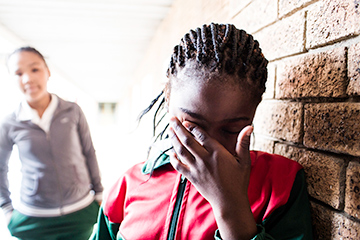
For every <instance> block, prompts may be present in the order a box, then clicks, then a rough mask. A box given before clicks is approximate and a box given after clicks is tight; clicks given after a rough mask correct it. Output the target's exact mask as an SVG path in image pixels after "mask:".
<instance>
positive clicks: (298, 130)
mask: <svg viewBox="0 0 360 240" xmlns="http://www.w3.org/2000/svg"><path fill="white" fill-rule="evenodd" d="M302 112H303V111H302V104H301V103H294V102H281V101H263V102H262V103H260V105H259V107H258V109H257V113H256V116H255V119H254V125H255V129H254V131H255V133H256V132H259V133H261V134H264V135H268V136H271V137H275V138H279V139H283V140H287V141H291V142H301V141H302V121H301V119H302Z"/></svg>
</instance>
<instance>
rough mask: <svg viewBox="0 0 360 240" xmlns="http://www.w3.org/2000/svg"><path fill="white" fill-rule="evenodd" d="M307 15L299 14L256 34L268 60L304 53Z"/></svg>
mask: <svg viewBox="0 0 360 240" xmlns="http://www.w3.org/2000/svg"><path fill="white" fill-rule="evenodd" d="M304 31H305V13H304V12H298V13H295V14H294V15H292V16H290V17H287V18H284V19H282V20H281V21H278V22H276V23H275V24H273V25H270V26H268V27H266V28H264V29H262V30H261V31H259V32H257V33H255V34H254V37H255V39H257V40H258V41H259V43H260V46H261V49H262V50H263V53H264V55H265V57H266V58H267V59H268V60H274V59H277V58H280V57H284V56H288V55H292V54H295V53H301V52H304V49H305V46H304Z"/></svg>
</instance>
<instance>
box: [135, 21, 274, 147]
mask: <svg viewBox="0 0 360 240" xmlns="http://www.w3.org/2000/svg"><path fill="white" fill-rule="evenodd" d="M190 61H191V62H195V63H196V65H197V66H198V67H200V68H202V69H206V70H207V71H209V72H210V73H217V74H218V75H220V76H221V75H224V74H226V75H229V76H235V78H236V79H237V80H238V84H239V86H243V87H244V88H246V89H247V90H250V91H251V92H252V93H253V94H254V100H255V101H258V102H260V100H261V96H262V94H263V93H264V91H265V83H266V80H267V63H268V61H267V60H266V58H265V57H264V55H263V54H262V52H261V49H260V47H259V43H258V41H256V40H254V39H253V37H252V35H250V34H247V33H246V32H245V31H244V30H239V29H237V28H236V27H235V26H234V25H232V24H215V23H211V24H210V25H203V26H202V27H201V28H197V29H195V30H190V31H189V32H188V33H186V34H185V35H184V37H183V38H182V39H181V41H180V44H179V45H176V46H175V47H174V51H173V54H172V56H171V60H170V64H169V67H168V70H167V77H168V78H169V81H168V83H167V85H166V87H165V88H166V90H165V91H166V92H169V90H170V85H171V81H172V80H174V79H176V78H177V74H178V73H179V72H180V71H181V70H182V69H183V68H184V67H185V66H186V64H187V63H189V62H190ZM161 97H162V98H161ZM159 99H161V101H160V104H159V106H158V108H157V110H156V112H155V115H154V120H153V134H154V137H155V136H156V128H157V126H158V125H159V124H160V122H161V120H162V119H163V117H164V114H162V115H160V112H161V110H163V109H164V106H165V96H164V91H162V92H161V94H160V95H159V96H157V97H156V98H155V99H154V100H153V101H152V102H151V104H150V105H149V107H148V108H147V109H145V110H144V111H143V112H142V113H141V114H140V116H139V119H141V117H143V116H144V115H145V114H146V113H147V112H148V111H150V110H151V109H152V108H153V106H154V105H155V104H156V102H158V100H159ZM165 114H166V113H165ZM159 117H160V119H159V120H158V118H159ZM166 128H167V125H166V126H165V129H163V130H162V131H161V132H160V133H159V134H158V135H157V136H156V138H155V141H156V140H158V139H159V138H160V139H161V138H162V137H163V135H164V132H165V130H166Z"/></svg>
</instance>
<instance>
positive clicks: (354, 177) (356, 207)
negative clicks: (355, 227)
mask: <svg viewBox="0 0 360 240" xmlns="http://www.w3.org/2000/svg"><path fill="white" fill-rule="evenodd" d="M345 211H346V212H347V213H349V214H350V215H351V216H353V217H356V218H358V219H360V163H357V162H350V163H349V166H348V169H347V172H346V192H345Z"/></svg>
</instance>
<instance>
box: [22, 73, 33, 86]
mask: <svg viewBox="0 0 360 240" xmlns="http://www.w3.org/2000/svg"><path fill="white" fill-rule="evenodd" d="M21 81H22V83H23V84H26V83H29V82H31V76H30V75H29V74H27V73H24V74H23V75H22V76H21Z"/></svg>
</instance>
